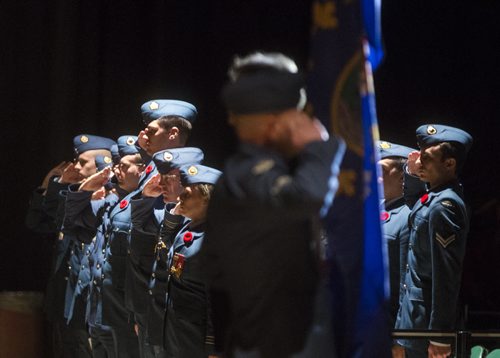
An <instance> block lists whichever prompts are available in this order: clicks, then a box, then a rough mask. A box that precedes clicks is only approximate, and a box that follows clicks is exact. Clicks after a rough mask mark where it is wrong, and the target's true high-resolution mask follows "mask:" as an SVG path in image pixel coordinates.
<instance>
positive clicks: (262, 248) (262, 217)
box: [202, 138, 343, 357]
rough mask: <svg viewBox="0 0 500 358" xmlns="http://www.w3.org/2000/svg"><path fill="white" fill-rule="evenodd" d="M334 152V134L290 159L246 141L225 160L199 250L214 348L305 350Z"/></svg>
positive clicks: (285, 352)
mask: <svg viewBox="0 0 500 358" xmlns="http://www.w3.org/2000/svg"><path fill="white" fill-rule="evenodd" d="M337 152H339V153H342V154H343V150H339V142H338V141H337V140H336V139H335V138H330V140H329V141H327V142H314V143H310V144H308V145H307V146H306V147H305V148H304V149H303V151H302V152H301V153H300V154H299V155H298V157H297V158H295V161H294V162H293V163H290V162H287V161H285V160H284V159H283V157H282V156H280V155H279V154H277V153H275V152H272V151H270V150H268V149H266V148H262V147H258V146H254V145H251V144H246V143H244V144H241V145H240V148H239V150H238V152H237V153H236V154H235V155H234V156H232V157H231V158H230V159H229V161H228V162H227V164H226V165H225V168H224V171H223V172H224V174H223V175H222V177H221V179H220V180H219V181H218V183H217V184H216V187H215V190H214V193H213V196H212V198H211V200H210V204H209V208H208V216H207V231H206V235H207V236H206V238H205V243H204V248H203V250H202V251H203V256H204V257H203V258H204V265H205V266H206V269H207V273H208V275H209V279H210V280H209V286H210V289H211V302H212V310H213V323H214V329H215V332H216V334H215V337H216V348H217V350H234V349H235V347H240V348H241V349H244V350H251V349H257V350H259V351H260V352H261V354H262V355H263V356H265V357H267V356H273V357H279V356H288V355H290V354H291V353H293V352H298V351H300V350H301V349H302V348H303V346H304V344H305V339H306V335H307V332H308V329H309V328H310V325H311V321H312V312H313V302H314V297H315V292H316V286H317V279H318V274H317V267H316V259H315V252H314V250H316V249H317V246H316V247H315V243H317V238H316V237H315V235H314V233H315V230H316V225H317V220H318V215H319V211H320V208H321V207H322V205H324V204H325V202H324V200H325V198H332V195H328V194H327V193H329V189H331V187H329V184H332V183H334V179H335V175H334V174H335V173H334V165H333V163H334V162H335V158H336V155H337V154H338V153H337ZM339 155H341V154H339Z"/></svg>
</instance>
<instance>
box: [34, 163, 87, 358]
mask: <svg viewBox="0 0 500 358" xmlns="http://www.w3.org/2000/svg"><path fill="white" fill-rule="evenodd" d="M79 180H80V177H79V174H78V171H76V170H74V163H72V162H66V161H63V162H61V163H60V164H58V165H57V166H55V167H54V168H52V169H51V170H50V171H49V172H48V173H47V175H46V176H45V178H44V180H43V182H42V184H41V185H40V186H39V187H38V188H37V189H35V190H34V192H33V195H32V198H31V201H30V204H29V207H28V213H27V215H26V226H27V227H28V228H29V229H31V230H33V231H35V232H37V233H41V234H48V235H50V236H52V235H54V239H55V241H54V243H53V247H52V256H51V258H50V260H51V271H50V273H49V277H48V281H47V287H46V291H45V297H44V312H45V314H46V318H47V321H48V322H49V324H50V331H51V332H50V333H51V338H52V352H53V355H54V357H62V356H65V355H68V354H70V353H72V352H74V351H73V348H74V347H80V348H81V349H80V352H81V355H80V356H81V357H89V356H90V354H91V353H90V345H89V344H88V333H87V332H86V331H85V330H78V329H72V328H71V327H69V326H67V325H66V320H65V319H64V299H65V290H66V281H65V277H66V276H67V275H66V272H65V271H66V270H65V269H66V267H65V266H62V265H61V262H62V256H64V253H65V251H66V246H65V245H66V244H67V242H68V241H67V240H66V241H65V240H62V239H63V235H62V234H59V233H60V229H61V225H62V220H63V216H64V197H63V196H62V195H60V192H61V191H64V190H65V189H67V186H68V185H69V184H70V183H75V182H77V181H79Z"/></svg>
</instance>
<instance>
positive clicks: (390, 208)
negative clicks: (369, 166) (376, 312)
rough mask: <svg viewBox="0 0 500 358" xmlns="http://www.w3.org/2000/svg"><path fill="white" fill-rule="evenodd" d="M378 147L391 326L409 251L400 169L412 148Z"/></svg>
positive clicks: (391, 145)
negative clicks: (382, 191)
mask: <svg viewBox="0 0 500 358" xmlns="http://www.w3.org/2000/svg"><path fill="white" fill-rule="evenodd" d="M377 148H378V151H379V155H380V160H379V165H380V167H381V169H382V178H380V179H382V180H383V183H384V209H385V210H384V211H383V212H382V214H381V220H382V225H383V226H382V228H383V234H384V237H385V240H386V242H387V251H388V257H389V284H390V297H391V300H390V308H389V310H390V319H391V326H394V322H395V320H396V315H397V313H398V309H399V291H400V289H401V287H402V284H403V283H402V282H401V280H402V276H403V277H404V275H402V274H401V273H404V268H405V267H406V253H407V251H408V237H409V235H410V231H409V229H408V215H409V214H410V210H411V209H410V208H409V207H408V206H407V205H406V203H405V199H404V196H403V178H404V175H403V172H404V165H405V164H406V161H407V159H408V155H409V154H410V153H411V152H412V151H414V149H412V148H409V147H405V146H403V145H400V144H395V143H390V142H387V141H379V142H378V143H377Z"/></svg>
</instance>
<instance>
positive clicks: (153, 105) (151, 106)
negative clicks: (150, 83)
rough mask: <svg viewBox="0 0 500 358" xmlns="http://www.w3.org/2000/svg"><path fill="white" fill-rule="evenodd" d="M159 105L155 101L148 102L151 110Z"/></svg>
mask: <svg viewBox="0 0 500 358" xmlns="http://www.w3.org/2000/svg"><path fill="white" fill-rule="evenodd" d="M159 107H160V106H159V105H158V103H156V102H155V101H153V102H151V103H150V104H149V109H152V110H155V109H158V108H159Z"/></svg>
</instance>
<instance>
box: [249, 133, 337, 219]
mask: <svg viewBox="0 0 500 358" xmlns="http://www.w3.org/2000/svg"><path fill="white" fill-rule="evenodd" d="M340 143H342V142H339V140H337V139H336V138H335V137H333V136H332V137H331V138H330V139H329V140H328V141H326V142H313V143H310V144H308V145H307V146H306V147H305V148H304V149H303V151H302V152H301V153H300V154H299V156H298V157H297V158H296V163H295V165H294V166H293V168H292V170H289V168H288V167H285V166H283V165H281V166H280V165H273V166H271V167H270V168H269V170H263V169H265V167H264V168H261V167H262V166H264V164H265V161H261V162H258V163H256V165H255V166H254V167H253V168H252V170H251V173H249V175H248V176H246V177H245V178H244V181H245V182H246V183H247V187H246V188H245V189H246V190H245V191H246V192H247V193H249V195H250V196H256V197H257V198H258V199H259V200H261V201H265V202H268V203H269V205H272V206H276V207H290V209H296V208H297V207H300V209H301V210H300V212H303V213H306V214H307V215H310V212H311V210H313V211H316V212H318V211H319V209H320V208H321V207H322V206H323V205H324V202H325V197H327V194H328V193H329V191H330V190H331V189H332V188H331V187H332V180H331V179H332V177H334V178H335V179H336V175H337V174H338V164H339V163H340V159H341V157H342V156H343V150H340V149H341V148H340V147H342V146H343V143H342V144H340ZM342 148H343V147H342ZM339 157H340V158H339ZM335 164H337V165H335ZM336 170H337V172H336Z"/></svg>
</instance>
